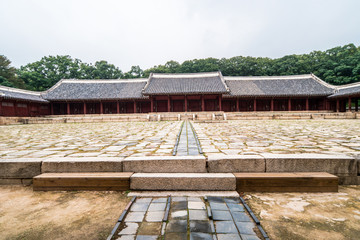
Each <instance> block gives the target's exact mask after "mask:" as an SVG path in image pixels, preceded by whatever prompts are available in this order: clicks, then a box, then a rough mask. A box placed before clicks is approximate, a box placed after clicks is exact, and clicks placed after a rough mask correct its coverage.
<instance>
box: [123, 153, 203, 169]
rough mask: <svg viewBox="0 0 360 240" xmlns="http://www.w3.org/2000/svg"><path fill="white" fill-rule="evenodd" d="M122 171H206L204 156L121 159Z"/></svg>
mask: <svg viewBox="0 0 360 240" xmlns="http://www.w3.org/2000/svg"><path fill="white" fill-rule="evenodd" d="M123 166H124V167H123V168H124V171H131V172H143V173H157V172H166V173H186V172H207V170H206V159H205V157H204V156H148V157H128V158H125V159H124V160H123Z"/></svg>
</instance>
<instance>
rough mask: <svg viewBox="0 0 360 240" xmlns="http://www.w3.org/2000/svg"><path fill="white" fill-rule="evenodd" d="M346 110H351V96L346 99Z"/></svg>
mask: <svg viewBox="0 0 360 240" xmlns="http://www.w3.org/2000/svg"><path fill="white" fill-rule="evenodd" d="M348 110H349V112H351V98H350V97H349V99H348Z"/></svg>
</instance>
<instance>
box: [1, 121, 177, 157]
mask: <svg viewBox="0 0 360 240" xmlns="http://www.w3.org/2000/svg"><path fill="white" fill-rule="evenodd" d="M180 125H181V122H178V121H173V122H103V123H70V124H69V123H67V124H40V125H39V124H34V125H9V126H0V159H17V158H43V159H46V158H49V157H55V158H56V157H128V156H151V155H158V156H171V152H172V149H173V146H174V143H175V139H176V135H177V133H178V131H179V129H180Z"/></svg>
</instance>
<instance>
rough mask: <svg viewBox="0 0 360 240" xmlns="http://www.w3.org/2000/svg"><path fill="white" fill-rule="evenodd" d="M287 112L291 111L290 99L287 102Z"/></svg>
mask: <svg viewBox="0 0 360 240" xmlns="http://www.w3.org/2000/svg"><path fill="white" fill-rule="evenodd" d="M288 111H291V98H289V100H288Z"/></svg>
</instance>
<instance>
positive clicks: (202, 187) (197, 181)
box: [130, 173, 236, 191]
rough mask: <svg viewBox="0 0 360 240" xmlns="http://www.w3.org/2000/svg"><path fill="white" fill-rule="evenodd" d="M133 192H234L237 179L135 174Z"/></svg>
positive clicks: (230, 176)
mask: <svg viewBox="0 0 360 240" xmlns="http://www.w3.org/2000/svg"><path fill="white" fill-rule="evenodd" d="M130 189H131V190H187V191H191V190H196V191H209V190H213V191H215V190H216V191H232V190H235V189H236V179H235V176H234V175H233V174H232V173H135V174H133V175H132V176H131V179H130Z"/></svg>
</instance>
